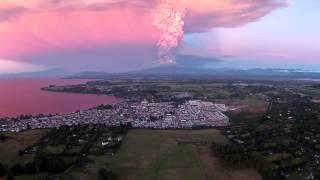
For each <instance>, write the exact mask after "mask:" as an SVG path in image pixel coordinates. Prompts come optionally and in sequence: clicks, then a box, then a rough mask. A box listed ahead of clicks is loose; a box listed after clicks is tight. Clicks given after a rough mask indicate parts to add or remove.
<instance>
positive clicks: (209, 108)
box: [0, 100, 229, 132]
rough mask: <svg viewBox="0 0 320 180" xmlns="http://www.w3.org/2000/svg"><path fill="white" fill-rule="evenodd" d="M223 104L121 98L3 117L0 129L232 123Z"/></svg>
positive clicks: (154, 127)
mask: <svg viewBox="0 0 320 180" xmlns="http://www.w3.org/2000/svg"><path fill="white" fill-rule="evenodd" d="M226 110H227V107H226V106H225V105H224V104H214V103H212V102H204V101H200V100H192V101H188V102H186V103H184V104H181V105H178V106H177V105H174V104H173V103H172V102H160V103H149V102H147V101H142V102H139V103H129V102H122V103H118V104H116V105H114V106H113V108H111V109H97V108H94V109H89V110H84V111H77V112H74V113H71V114H67V115H55V116H48V117H41V118H30V119H26V120H20V121H9V120H8V121H1V122H0V131H13V132H19V131H23V130H26V129H38V128H57V127H60V126H63V125H67V126H72V125H81V124H105V125H109V126H119V125H121V124H127V123H130V124H131V125H132V127H133V128H153V129H169V128H175V129H178V128H193V127H217V126H227V125H229V118H228V117H227V116H226V115H225V114H223V112H225V111H226Z"/></svg>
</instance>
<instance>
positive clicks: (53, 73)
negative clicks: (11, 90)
mask: <svg viewBox="0 0 320 180" xmlns="http://www.w3.org/2000/svg"><path fill="white" fill-rule="evenodd" d="M67 75H68V73H67V72H66V71H64V70H63V69H60V68H54V69H49V70H45V71H38V72H22V73H12V74H0V77H5V78H21V77H63V76H67Z"/></svg>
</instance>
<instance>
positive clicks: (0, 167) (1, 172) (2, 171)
mask: <svg viewBox="0 0 320 180" xmlns="http://www.w3.org/2000/svg"><path fill="white" fill-rule="evenodd" d="M4 175H6V169H5V168H4V167H3V165H2V164H1V163H0V177H3V176H4Z"/></svg>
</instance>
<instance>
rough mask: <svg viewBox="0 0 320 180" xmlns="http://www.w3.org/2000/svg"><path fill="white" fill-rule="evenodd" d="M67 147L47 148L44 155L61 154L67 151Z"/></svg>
mask: <svg viewBox="0 0 320 180" xmlns="http://www.w3.org/2000/svg"><path fill="white" fill-rule="evenodd" d="M65 148H66V146H65V145H58V146H46V147H44V148H43V149H42V153H44V154H47V155H54V154H61V153H62V152H63V151H64V150H65Z"/></svg>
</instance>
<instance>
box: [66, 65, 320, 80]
mask: <svg viewBox="0 0 320 180" xmlns="http://www.w3.org/2000/svg"><path fill="white" fill-rule="evenodd" d="M116 76H194V77H200V76H208V77H210V76H212V77H222V78H223V77H226V78H315V79H318V78H320V73H318V72H307V71H303V70H301V69H280V68H274V69H271V68H268V69H263V68H261V69H259V68H257V69H247V70H242V69H227V68H221V69H204V68H191V67H185V66H179V65H167V66H157V67H153V68H149V69H142V70H139V71H131V72H125V73H107V72H82V73H78V74H75V75H73V76H70V77H71V78H88V79H100V78H108V77H116Z"/></svg>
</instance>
